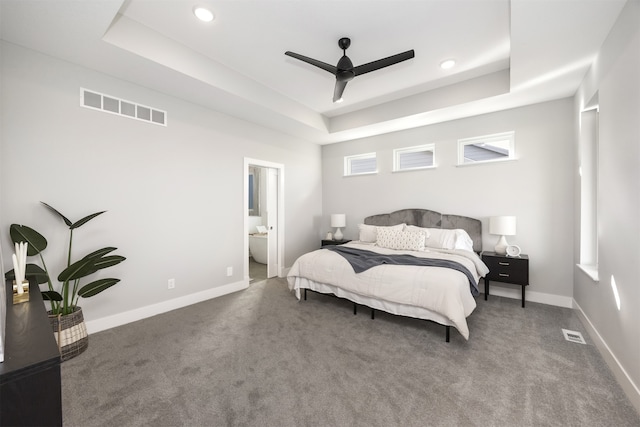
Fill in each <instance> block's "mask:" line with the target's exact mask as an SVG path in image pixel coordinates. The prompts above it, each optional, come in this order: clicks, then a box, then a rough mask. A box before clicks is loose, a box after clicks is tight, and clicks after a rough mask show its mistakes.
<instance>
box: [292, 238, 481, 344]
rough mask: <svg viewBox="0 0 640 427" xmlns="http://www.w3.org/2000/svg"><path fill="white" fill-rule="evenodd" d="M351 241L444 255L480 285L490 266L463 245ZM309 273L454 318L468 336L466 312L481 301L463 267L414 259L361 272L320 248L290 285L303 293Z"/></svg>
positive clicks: (296, 267) (301, 263) (301, 262)
mask: <svg viewBox="0 0 640 427" xmlns="http://www.w3.org/2000/svg"><path fill="white" fill-rule="evenodd" d="M347 245H348V246H350V247H353V248H357V249H364V250H369V251H373V252H378V253H381V254H385V255H390V254H411V255H414V256H416V257H423V258H440V259H449V260H452V261H456V262H458V263H460V264H462V265H464V266H465V267H466V268H467V269H468V270H469V271H470V272H471V273H472V274H473V276H474V278H475V281H476V285H477V284H478V281H479V280H480V277H483V276H484V275H485V274H487V273H488V272H489V269H488V268H487V266H486V265H485V264H484V263H483V262H482V261H481V260H480V258H479V257H478V256H477V255H476V254H475V253H473V252H468V251H463V250H452V251H450V250H439V249H429V250H428V251H424V252H413V251H396V250H392V249H384V248H380V247H378V246H375V245H367V244H361V243H359V242H351V243H348V244H347ZM297 278H306V279H309V280H311V281H314V282H319V283H325V284H329V285H333V286H336V287H338V288H341V289H344V290H346V291H349V292H352V293H355V294H358V295H362V296H366V297H371V298H375V299H379V300H381V301H385V302H390V303H394V304H403V305H408V306H414V307H420V308H425V309H427V310H430V311H432V312H435V313H437V314H439V315H441V316H443V317H444V318H446V319H448V320H450V322H451V323H452V324H453V326H455V328H456V329H457V330H458V331H459V332H460V334H461V335H462V336H463V337H464V338H465V339H469V328H468V326H467V320H466V318H467V316H469V315H470V314H471V313H472V312H473V310H474V309H475V307H476V302H475V299H474V298H473V296H472V295H471V291H470V287H469V286H470V285H469V279H468V278H467V276H466V275H465V274H464V273H461V272H459V271H456V270H453V269H450V268H441V267H423V266H412V265H380V266H377V267H373V268H370V269H369V270H366V271H363V272H362V273H358V274H356V273H355V272H354V271H353V268H352V267H351V264H349V262H348V261H347V260H346V259H345V258H344V257H342V256H341V255H340V254H338V253H335V252H333V251H329V250H326V249H319V250H317V251H313V252H310V253H307V254H305V255H302V256H301V257H300V258H298V259H297V260H296V262H295V263H294V264H293V266H292V267H291V270H290V271H289V274H288V275H287V281H288V283H289V289H290V290H295V293H296V297H297V298H298V299H300V288H301V287H303V286H301V285H300V283H301V281H300V280H297Z"/></svg>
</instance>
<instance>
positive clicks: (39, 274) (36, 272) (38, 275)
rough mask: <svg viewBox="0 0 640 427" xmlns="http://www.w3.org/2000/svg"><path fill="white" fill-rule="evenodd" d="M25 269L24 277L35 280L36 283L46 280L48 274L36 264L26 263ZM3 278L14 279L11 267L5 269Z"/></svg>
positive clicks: (45, 281)
mask: <svg viewBox="0 0 640 427" xmlns="http://www.w3.org/2000/svg"><path fill="white" fill-rule="evenodd" d="M25 270H26V271H25V275H24V277H25V278H26V279H28V280H30V281H36V282H37V283H38V284H40V283H47V282H48V279H49V276H48V275H47V272H46V271H44V270H43V269H42V268H41V267H40V266H39V265H38V264H27V265H26V269H25ZM4 278H5V279H6V280H15V279H16V275H15V273H14V271H13V269H11V270H9V271H7V272H6V273H5V274H4Z"/></svg>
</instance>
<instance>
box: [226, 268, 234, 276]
mask: <svg viewBox="0 0 640 427" xmlns="http://www.w3.org/2000/svg"><path fill="white" fill-rule="evenodd" d="M231 276H233V267H227V277H231Z"/></svg>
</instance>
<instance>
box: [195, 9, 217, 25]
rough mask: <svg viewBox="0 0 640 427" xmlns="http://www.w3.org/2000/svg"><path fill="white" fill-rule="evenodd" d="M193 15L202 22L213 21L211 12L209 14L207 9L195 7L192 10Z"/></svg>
mask: <svg viewBox="0 0 640 427" xmlns="http://www.w3.org/2000/svg"><path fill="white" fill-rule="evenodd" d="M193 14H194V15H196V17H197V18H198V19H199V20H201V21H204V22H211V21H213V12H211V11H210V10H209V9H207V8H205V7H202V6H196V7H194V8H193Z"/></svg>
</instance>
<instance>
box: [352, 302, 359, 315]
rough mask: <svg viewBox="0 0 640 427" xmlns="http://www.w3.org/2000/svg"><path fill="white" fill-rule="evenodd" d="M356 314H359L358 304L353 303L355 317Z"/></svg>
mask: <svg viewBox="0 0 640 427" xmlns="http://www.w3.org/2000/svg"><path fill="white" fill-rule="evenodd" d="M356 314H358V304H356V303H355V302H354V303H353V315H354V316H355V315H356Z"/></svg>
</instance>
